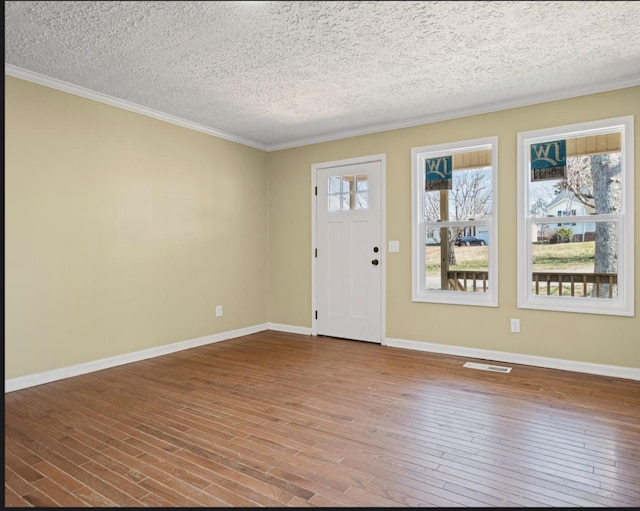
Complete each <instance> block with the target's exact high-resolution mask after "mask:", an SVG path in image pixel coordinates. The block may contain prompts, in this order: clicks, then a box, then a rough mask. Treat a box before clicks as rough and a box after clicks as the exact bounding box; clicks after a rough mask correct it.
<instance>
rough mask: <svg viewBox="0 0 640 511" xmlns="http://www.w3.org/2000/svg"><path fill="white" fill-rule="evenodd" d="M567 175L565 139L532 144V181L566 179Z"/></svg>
mask: <svg viewBox="0 0 640 511" xmlns="http://www.w3.org/2000/svg"><path fill="white" fill-rule="evenodd" d="M566 175H567V143H566V141H565V140H556V141H555V142H544V143H542V144H531V181H545V180H547V179H564V178H565V177H566Z"/></svg>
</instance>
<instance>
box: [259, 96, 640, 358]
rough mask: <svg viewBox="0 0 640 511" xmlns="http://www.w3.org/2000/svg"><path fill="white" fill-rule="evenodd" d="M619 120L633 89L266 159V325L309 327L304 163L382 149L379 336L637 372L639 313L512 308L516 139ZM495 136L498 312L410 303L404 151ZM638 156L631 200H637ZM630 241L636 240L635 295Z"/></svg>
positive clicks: (638, 131)
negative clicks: (392, 248)
mask: <svg viewBox="0 0 640 511" xmlns="http://www.w3.org/2000/svg"><path fill="white" fill-rule="evenodd" d="M626 115H634V116H635V117H636V120H637V119H639V118H640V87H632V88H627V89H622V90H619V91H613V92H607V93H601V94H595V95H590V96H583V97H579V98H573V99H568V100H562V101H554V102H549V103H545V104H540V105H536V106H530V107H525V108H518V109H513V110H507V111H502V112H495V113H490V114H484V115H478V116H473V117H468V118H464V119H457V120H452V121H446V122H439V123H435V124H428V125H423V126H418V127H414V128H407V129H400V130H394V131H387V132H384V133H377V134H372V135H365V136H360V137H353V138H349V139H344V140H338V141H333V142H326V143H321V144H314V145H310V146H306V147H301V148H295V149H288V150H282V151H277V152H273V153H269V157H268V165H269V189H270V197H269V216H270V219H271V221H270V227H269V236H270V244H269V253H270V260H271V264H270V274H269V296H270V298H269V320H270V321H272V322H274V323H285V324H289V325H298V326H301V327H311V245H310V243H311V202H312V201H311V193H310V186H311V165H312V164H313V163H320V162H325V161H334V160H340V159H345V158H354V157H359V156H366V155H371V154H379V153H385V154H386V158H387V160H386V161H387V167H386V187H387V188H386V196H387V200H386V234H387V239H388V240H399V242H400V252H399V253H391V254H387V256H386V257H387V268H386V270H387V272H386V293H387V296H386V337H387V338H395V339H403V340H411V341H425V342H431V343H439V344H445V345H451V346H461V347H466V348H471V349H481V350H494V351H505V352H511V353H517V354H523V355H529V356H540V357H551V358H558V359H565V360H571V361H580V362H586V363H594V364H605V365H616V366H622V367H634V368H640V318H639V317H638V316H636V317H631V318H630V317H613V316H603V315H588V314H576V313H562V312H545V311H534V310H520V309H518V308H517V306H516V303H517V298H516V278H517V275H516V271H517V261H516V151H517V148H516V143H517V133H518V132H520V131H528V130H533V129H539V128H547V127H551V126H559V125H565V124H573V123H578V122H583V121H591V120H597V119H604V118H609V117H619V116H626ZM494 135H497V136H498V138H499V141H498V145H499V151H498V152H499V155H498V156H499V184H498V186H499V231H498V233H499V247H498V252H499V257H498V260H499V276H498V277H499V307H498V308H488V307H472V306H451V305H440V304H428V303H413V302H412V301H411V250H410V247H411V195H410V191H411V160H410V157H411V148H412V147H417V146H424V145H431V144H441V143H445V142H454V141H459V140H466V139H474V138H480V137H488V136H494ZM639 140H640V126H637V125H636V127H635V147H636V148H640V143H639ZM637 153H638V151H636V158H635V160H636V161H635V175H636V179H635V197H640V176H639V172H638V169H640V154H637ZM635 225H636V229H635V231H636V233H638V228H637V226H639V225H640V202H639V203H637V204H636V208H635ZM639 242H640V235H638V234H636V240H635V268H636V277H635V288H636V289H638V282H639V281H640V265H639V264H638V263H639V261H640V250H638V244H639ZM637 294H638V293H637ZM636 300H640V296H637V297H636ZM636 308H637V307H636ZM510 318H520V322H521V333H520V334H512V333H511V332H510V329H509V319H510Z"/></svg>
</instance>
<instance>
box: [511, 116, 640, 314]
mask: <svg viewBox="0 0 640 511" xmlns="http://www.w3.org/2000/svg"><path fill="white" fill-rule="evenodd" d="M614 132H619V133H620V143H621V167H622V169H621V172H622V183H623V186H622V192H621V197H622V207H621V211H620V212H619V213H613V214H597V215H596V214H594V215H588V216H574V217H573V218H572V220H573V222H575V221H583V222H584V221H589V222H592V221H593V222H595V223H597V222H606V221H615V222H617V225H618V239H617V243H618V261H617V286H618V287H617V298H612V299H604V298H603V299H600V298H585V297H582V296H547V295H536V294H535V293H534V292H533V291H532V286H533V277H532V275H533V261H532V259H533V258H532V231H533V229H532V227H533V226H534V225H535V224H536V223H539V222H535V221H533V220H534V219H535V218H540V217H536V216H535V215H533V214H531V212H530V210H529V183H530V159H531V144H537V143H544V142H551V141H554V140H561V139H569V138H576V137H586V136H592V135H602V134H607V133H614ZM517 139H518V146H517V153H518V156H517V157H518V165H517V172H518V174H517V187H518V195H517V203H518V214H517V222H518V224H517V229H518V233H517V254H518V278H517V285H518V294H517V297H518V303H517V306H518V308H520V309H537V310H548V311H560V312H575V313H586V314H604V315H616V316H634V315H635V312H634V298H635V297H634V283H635V281H634V278H635V277H634V263H635V260H634V226H633V222H634V201H633V199H634V182H633V177H634V172H635V166H634V151H633V149H634V135H633V116H632V115H631V116H623V117H615V118H609V119H601V120H596V121H589V122H582V123H577V124H569V125H564V126H555V127H550V128H543V129H537V130H530V131H523V132H519V133H518V136H517ZM556 218H560V217H556ZM562 218H563V219H564V218H565V217H564V216H563V217H562Z"/></svg>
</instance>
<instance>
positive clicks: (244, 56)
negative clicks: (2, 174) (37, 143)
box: [4, 1, 640, 151]
mask: <svg viewBox="0 0 640 511" xmlns="http://www.w3.org/2000/svg"><path fill="white" fill-rule="evenodd" d="M4 7H5V11H4V12H5V18H4V19H5V74H8V75H11V76H15V77H18V78H24V79H27V80H30V81H32V82H36V83H40V84H43V85H47V86H50V87H54V88H57V89H59V90H63V91H66V92H71V93H74V94H78V95H80V96H84V97H88V98H90V99H94V100H98V101H101V102H104V103H107V104H112V105H115V106H118V107H122V108H126V109H128V110H132V111H136V112H139V113H142V114H145V115H149V116H151V117H156V118H159V119H163V120H166V121H169V122H173V123H175V124H179V125H182V126H187V127H190V128H192V129H196V130H199V131H203V132H206V133H210V134H213V135H216V136H219V137H222V138H225V139H228V140H233V141H237V142H240V143H243V144H246V145H249V146H252V147H256V148H259V149H263V150H267V151H272V150H277V149H284V148H289V147H296V146H300V145H306V144H309V143H314V142H321V141H326V140H334V139H338V138H344V137H347V136H352V135H360V134H365V133H373V132H376V131H382V130H388V129H395V128H403V127H409V126H415V125H418V124H425V123H429V122H435V121H440V120H444V119H452V118H456V117H463V116H466V115H473V114H477V113H484V112H489V111H496V110H502V109H505V108H513V107H517V106H523V105H528V104H534V103H540V102H543V101H552V100H555V99H563V98H567V97H575V96H580V95H583V94H589V93H593V92H602V91H606V90H613V89H618V88H622V87H629V86H634V85H638V84H640V3H636V2H622V1H610V2H609V1H593V2H589V1H581V2H576V1H561V2H544V1H513V2H510V1H503V2H475V1H469V2H467V1H464V2H463V1H455V2H429V1H421V2H411V1H397V2H394V1H373V2H368V1H346V2H343V1H329V2H310V1H302V2H301V1H297V2H294V1H274V2H249V1H242V2H217V1H216V2H213V1H211V2H189V1H178V2H169V1H160V2H137V1H124V2H119V1H91V2H88V1H81V2H65V1H53V2H29V1H17V2H16V1H7V2H5V3H4ZM639 100H640V98H639Z"/></svg>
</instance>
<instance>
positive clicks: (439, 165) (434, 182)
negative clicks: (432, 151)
mask: <svg viewBox="0 0 640 511" xmlns="http://www.w3.org/2000/svg"><path fill="white" fill-rule="evenodd" d="M451 160H452V158H451V156H441V157H440V158H430V159H428V160H425V161H424V170H425V172H424V189H425V190H426V191H427V192H430V191H432V190H451V188H452V186H451V184H452V183H451V165H452V161H451Z"/></svg>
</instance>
